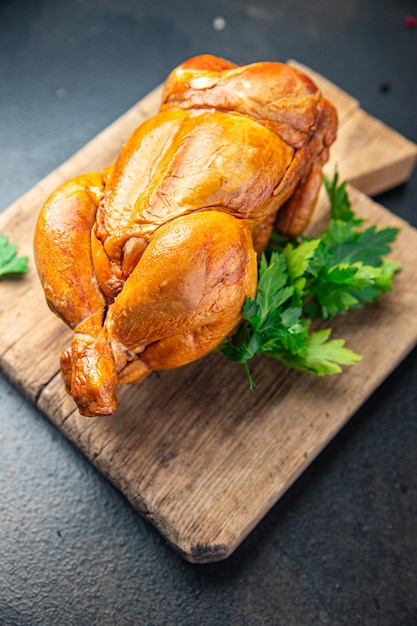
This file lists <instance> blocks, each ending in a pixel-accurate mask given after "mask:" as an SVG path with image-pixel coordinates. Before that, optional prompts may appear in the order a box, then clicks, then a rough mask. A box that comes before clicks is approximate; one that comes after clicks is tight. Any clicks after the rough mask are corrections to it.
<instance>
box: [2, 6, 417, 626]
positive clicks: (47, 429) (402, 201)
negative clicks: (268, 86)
mask: <svg viewBox="0 0 417 626" xmlns="http://www.w3.org/2000/svg"><path fill="white" fill-rule="evenodd" d="M408 14H411V15H413V14H414V15H416V14H417V4H416V2H415V1H413V0H401V1H398V0H397V1H395V2H394V0H391V1H389V0H386V1H381V0H360V1H359V0H346V1H345V2H332V1H331V0H315V1H308V0H296V1H293V2H291V0H283V1H279V0H256V1H255V0H229V1H227V0H212V1H211V2H202V1H201V0H196V1H195V2H186V1H185V0H181V1H174V0H172V1H168V0H165V1H158V0H152V1H151V0H139V1H138V2H135V1H134V0H118V1H116V0H112V1H110V0H101V1H100V0H69V1H58V0H55V1H54V0H32V1H31V0H0V177H1V178H0V180H1V184H0V210H4V209H5V208H6V207H7V206H8V205H9V204H10V203H11V202H12V201H13V200H15V199H17V198H18V197H19V196H20V195H21V194H23V193H24V192H25V191H26V190H27V189H29V188H30V187H32V186H33V185H34V184H36V183H37V182H38V181H39V180H40V179H41V178H42V177H43V176H45V175H46V174H48V173H49V172H50V171H51V170H52V169H54V168H55V167H56V166H58V165H60V163H61V162H62V161H64V160H65V159H67V158H68V157H70V156H71V155H72V154H73V153H74V152H75V151H76V150H77V149H79V148H80V147H82V146H83V145H84V144H85V143H86V142H87V141H88V140H89V139H90V138H92V137H94V136H95V135H96V134H97V133H98V132H99V131H100V130H102V129H103V128H105V127H106V126H107V125H108V124H109V123H111V122H112V121H113V120H115V119H116V118H117V117H119V116H120V115H121V114H122V113H124V112H125V111H126V110H127V109H128V108H129V107H130V106H131V105H133V104H134V103H135V102H137V101H138V100H139V99H141V98H142V97H143V96H145V95H146V94H147V93H148V92H149V91H150V90H151V89H152V88H153V87H155V86H156V85H157V84H159V83H160V82H161V81H163V80H164V78H165V77H166V75H167V74H168V72H169V71H170V70H171V69H172V68H173V67H174V66H175V65H176V64H177V63H179V62H181V61H182V60H184V59H185V58H187V57H189V56H192V55H194V54H198V53H201V52H210V53H214V54H217V55H219V56H223V57H226V58H229V59H231V60H233V61H235V62H238V63H247V62H252V61H260V60H279V61H285V60H286V59H288V58H295V59H297V60H298V61H300V62H303V63H305V64H307V65H309V66H310V67H312V68H313V69H316V70H317V71H319V72H320V73H322V74H323V75H325V76H327V77H328V78H329V79H331V80H332V81H333V82H335V83H337V84H339V85H340V86H341V87H342V88H343V89H345V90H346V91H348V92H349V93H351V94H352V95H353V96H355V97H357V98H358V99H359V100H360V102H361V105H362V107H363V108H364V109H365V110H366V111H368V112H369V113H371V114H372V115H374V116H376V117H378V118H380V119H381V120H383V121H384V122H386V123H387V124H389V125H390V126H392V127H393V128H395V129H396V130H398V131H399V132H400V133H402V134H404V135H405V136H407V137H408V138H409V139H411V140H413V141H417V28H415V29H413V28H407V26H406V23H405V19H406V16H407V15H408ZM216 17H222V18H223V20H224V21H223V22H221V20H220V21H219V20H217V21H214V20H215V18H216ZM219 23H220V26H223V28H218V27H217V28H216V27H215V26H216V24H219ZM378 200H379V201H381V202H382V203H383V204H384V205H385V206H387V207H388V208H389V209H390V210H392V211H393V212H395V213H397V214H399V215H401V216H402V217H404V218H406V219H407V220H408V221H409V222H411V223H412V224H413V225H414V226H417V175H416V174H414V175H413V177H412V179H411V180H410V182H409V183H408V184H406V185H403V186H401V187H400V188H398V189H396V190H393V191H390V192H389V193H386V194H384V195H382V196H381V197H379V198H378ZM0 306H1V284H0ZM11 323H13V320H11ZM395 340H396V337H395V336H393V337H388V338H387V341H395ZM33 367H36V364H35V363H34V364H33ZM416 401H417V352H416V351H415V350H414V351H413V352H412V353H411V354H410V355H409V356H408V357H407V358H406V359H405V361H404V362H403V363H402V364H401V365H400V366H399V367H398V369H397V370H396V371H395V372H394V373H393V374H392V375H391V376H390V377H389V378H388V380H387V381H386V382H385V383H384V384H383V385H382V387H381V388H380V389H378V391H377V392H376V393H375V394H374V395H373V396H372V397H371V398H370V399H369V400H368V401H367V402H366V404H365V405H364V406H363V407H362V408H361V409H360V410H359V411H358V413H357V414H356V415H355V416H354V417H353V419H352V420H351V421H350V422H349V424H348V425H347V426H346V427H345V428H344V429H343V431H342V432H341V433H340V434H339V435H338V436H337V437H336V438H335V439H334V440H333V442H332V443H331V444H330V445H329V446H328V447H327V448H326V449H325V451H324V452H323V453H322V454H321V455H320V457H319V458H318V459H317V460H316V461H315V462H314V463H313V464H312V465H311V466H310V468H309V469H308V470H307V471H306V472H305V473H304V474H303V476H302V477H301V478H300V479H299V480H298V481H297V482H296V484H295V485H294V486H293V487H292V488H291V489H290V490H289V491H288V492H287V494H286V495H285V496H284V497H283V498H282V499H281V500H280V502H279V503H278V504H277V505H276V506H275V507H274V508H273V509H272V510H271V511H270V513H269V514H268V515H267V516H266V517H265V518H264V519H263V520H262V521H261V523H260V524H259V526H258V527H257V528H256V529H255V530H254V531H253V532H252V533H251V535H250V536H249V537H248V538H247V540H246V541H245V542H244V543H243V544H242V545H241V546H240V548H239V549H238V550H237V551H236V552H235V553H234V554H233V555H232V556H231V557H230V558H229V559H227V560H225V561H223V562H219V563H215V564H210V565H199V566H196V565H191V564H189V563H186V562H184V561H183V560H181V558H180V557H179V556H177V555H176V554H175V553H174V552H173V551H172V550H171V548H169V547H168V546H167V545H166V543H165V541H164V540H163V539H162V538H161V536H160V535H159V534H158V533H157V531H156V530H154V529H153V527H151V526H150V525H149V524H148V523H146V522H145V521H144V520H143V519H142V518H141V517H140V516H139V515H138V514H137V513H136V512H135V511H134V510H133V508H132V507H131V506H130V504H129V503H128V502H127V501H126V500H125V498H124V497H123V496H122V495H121V494H120V493H119V492H118V491H117V490H116V489H115V488H114V487H113V486H112V485H110V484H109V483H108V482H107V481H106V480H105V479H104V478H103V477H102V476H101V475H100V474H99V473H98V472H97V471H96V470H95V468H94V467H92V466H91V464H90V463H89V462H88V461H87V460H86V459H85V458H84V457H83V456H82V455H81V454H80V453H79V452H78V450H76V449H75V448H74V447H73V446H72V445H71V444H70V443H69V442H68V441H67V440H66V439H65V438H64V437H63V436H62V435H61V434H60V433H59V431H57V429H56V428H55V427H54V426H53V425H52V424H51V423H50V422H49V421H48V419H47V418H45V417H44V416H43V415H42V414H40V413H39V412H38V411H37V410H35V409H34V408H33V407H32V406H31V405H30V404H29V403H28V402H27V401H26V400H25V399H24V398H22V397H21V396H20V395H19V394H18V393H17V391H16V390H15V389H13V387H12V386H11V385H10V383H9V382H8V381H7V380H6V379H5V378H4V377H2V376H0V624H2V625H7V626H9V625H16V626H17V625H18V626H26V625H33V626H35V625H43V626H45V625H49V624H52V625H55V624H56V625H59V626H60V625H63V626H66V625H73V624H74V625H84V624H85V625H95V624H99V625H113V624H114V625H117V626H119V625H128V624H134V625H160V624H161V625H162V624H167V625H173V626H174V625H177V624H178V625H183V626H188V625H196V626H197V625H210V626H211V625H216V626H217V625H222V624H226V625H236V626H244V625H250V626H253V625H260V624H266V625H279V626H281V625H282V626H292V625H296V626H309V625H316V624H330V625H332V626H335V625H336V626H337V625H345V624H346V625H352V624H359V625H368V624H369V625H371V624H372V625H378V626H380V625H390V626H399V625H406V626H412V625H416V624H417V454H416V450H417V407H416Z"/></svg>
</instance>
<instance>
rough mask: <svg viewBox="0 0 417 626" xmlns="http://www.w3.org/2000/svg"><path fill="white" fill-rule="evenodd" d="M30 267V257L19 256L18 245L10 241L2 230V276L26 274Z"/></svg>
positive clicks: (0, 243)
mask: <svg viewBox="0 0 417 626" xmlns="http://www.w3.org/2000/svg"><path fill="white" fill-rule="evenodd" d="M27 268H28V257H27V256H20V257H19V256H17V245H16V244H15V243H10V242H9V239H8V237H6V235H4V234H3V233H2V232H1V231H0V277H2V278H9V277H13V276H15V275H20V274H24V273H25V272H26V271H27Z"/></svg>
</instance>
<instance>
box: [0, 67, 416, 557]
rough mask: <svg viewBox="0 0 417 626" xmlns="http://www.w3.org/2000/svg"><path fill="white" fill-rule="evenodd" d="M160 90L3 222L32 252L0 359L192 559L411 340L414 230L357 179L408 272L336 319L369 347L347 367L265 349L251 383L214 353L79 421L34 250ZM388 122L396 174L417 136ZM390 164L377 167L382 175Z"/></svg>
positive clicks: (232, 534) (238, 525) (221, 535)
mask: <svg viewBox="0 0 417 626" xmlns="http://www.w3.org/2000/svg"><path fill="white" fill-rule="evenodd" d="M323 81H324V79H323ZM324 84H325V89H326V90H327V91H328V90H330V91H331V90H332V89H334V101H335V102H336V105H337V106H338V109H339V115H340V119H341V131H340V133H339V139H338V142H337V145H338V146H339V147H338V150H339V153H340V154H342V153H343V152H344V153H346V154H348V153H349V145H345V144H344V142H347V141H351V139H350V137H351V135H352V132H351V131H350V130H349V132H347V131H346V133H344V132H343V128H344V124H345V122H346V124H347V123H349V124H354V123H355V122H354V120H355V119H357V113H358V111H360V109H358V104H357V102H356V101H355V100H354V99H352V98H350V96H348V95H347V94H344V93H343V92H341V91H340V90H338V89H337V88H336V87H333V86H332V85H330V84H329V83H328V81H324ZM159 94H160V88H157V89H156V90H155V91H154V92H152V93H151V94H149V96H147V97H146V98H145V99H144V100H142V101H141V102H140V103H139V104H138V105H137V106H135V107H133V109H131V110H130V111H128V113H126V114H125V115H124V116H123V117H122V118H120V119H119V120H118V121H116V122H115V123H114V124H112V125H111V126H110V127H109V128H108V129H106V130H105V131H104V132H103V133H101V134H100V135H98V136H97V137H96V138H95V139H93V140H92V141H91V142H90V143H89V144H87V145H86V146H85V147H84V148H83V149H82V150H81V151H80V152H78V153H77V154H76V155H74V157H72V158H71V159H70V160H69V161H67V162H66V163H64V164H63V165H62V167H60V168H59V169H58V170H56V171H54V172H53V173H52V174H50V175H49V176H48V177H47V178H46V179H44V180H43V181H41V182H40V183H39V185H37V186H36V187H34V188H33V189H32V190H31V191H29V192H28V193H27V194H26V195H25V196H23V197H22V198H21V199H20V200H19V201H18V202H16V203H14V204H13V205H12V206H11V207H10V208H9V209H8V210H7V211H6V212H5V213H4V214H2V215H1V216H0V229H1V230H2V231H3V232H5V233H7V235H8V236H9V237H10V238H11V239H13V240H14V241H16V242H17V243H18V245H19V253H20V254H28V255H29V257H30V266H29V271H28V273H27V275H25V276H24V277H22V278H20V279H18V280H16V281H3V282H1V283H0V291H1V294H2V297H1V298H0V365H1V368H2V370H3V372H5V373H6V375H7V376H8V377H9V378H10V379H11V380H12V381H13V383H14V384H15V385H16V386H17V387H18V388H19V389H20V390H21V391H22V393H24V394H25V395H26V396H27V397H28V398H29V399H30V400H31V401H32V402H33V403H34V404H36V405H37V406H38V407H39V408H40V410H42V411H43V412H44V413H45V414H46V415H47V416H48V417H49V418H50V419H51V420H52V421H53V422H54V423H55V424H56V425H57V426H58V428H60V429H61V431H62V432H64V433H65V434H66V436H68V437H69V439H70V440H71V441H73V443H74V444H75V445H76V446H77V447H78V448H79V449H80V450H82V451H83V453H84V454H85V455H86V457H87V458H88V459H90V460H91V462H92V463H94V465H95V466H96V467H97V468H98V469H99V471H100V472H102V473H103V474H104V475H105V476H106V477H107V478H108V479H109V480H110V481H112V482H113V483H114V484H115V485H116V486H117V487H118V488H119V489H120V490H121V491H122V492H123V493H124V494H125V496H126V497H127V498H128V499H129V500H130V502H131V503H132V504H133V506H134V507H136V508H137V510H138V511H140V512H141V513H142V514H143V515H144V516H145V517H146V518H147V519H148V520H149V521H150V522H151V523H153V524H154V525H155V526H156V527H157V528H158V529H159V531H160V532H161V533H162V534H163V535H164V536H165V538H166V539H167V541H168V542H169V543H170V544H171V545H172V546H173V547H174V549H175V550H177V551H179V552H180V554H181V555H182V556H183V557H184V558H186V559H188V560H190V561H193V562H209V561H214V560H219V559H222V558H225V557H227V556H228V555H229V554H231V552H233V550H235V548H236V547H237V546H238V545H239V544H240V543H241V541H242V540H243V539H244V538H245V537H246V536H247V534H248V533H249V532H250V531H251V529H252V528H253V527H254V526H255V525H256V524H257V522H258V521H259V520H260V519H261V518H262V517H263V516H264V515H265V514H266V513H267V511H268V510H269V509H270V508H271V506H272V505H273V504H274V503H275V502H276V501H277V500H278V499H279V497H280V496H281V495H282V494H283V493H284V492H285V491H286V490H287V489H288V487H289V486H290V485H291V484H292V483H293V482H294V480H295V479H296V478H297V477H298V476H299V475H300V474H301V473H302V472H303V470H304V469H305V468H306V467H307V466H308V464H309V463H311V461H312V460H313V459H314V458H315V457H316V456H317V454H318V453H319V452H320V451H321V450H322V449H323V448H324V447H325V446H326V444H327V443H328V442H329V441H330V440H331V439H332V437H334V435H335V434H336V433H337V432H338V431H339V430H340V429H341V428H342V427H343V425H344V424H345V423H346V422H347V420H348V419H349V418H350V417H351V415H352V414H353V413H354V412H355V411H356V410H357V409H358V408H359V407H360V406H361V404H362V403H363V402H364V401H365V400H366V398H368V397H369V395H370V394H372V392H373V391H374V390H375V389H376V388H377V387H378V386H379V385H380V384H381V382H382V381H383V380H384V379H385V377H386V376H387V375H388V374H389V373H390V372H391V371H392V370H393V369H394V368H395V367H396V365H397V364H398V363H399V362H400V361H401V360H402V359H403V358H404V356H405V355H406V354H407V353H408V352H409V351H410V350H411V349H412V348H413V347H414V346H415V344H416V342H417V321H416V320H417V291H416V289H415V286H414V284H415V281H414V269H413V268H414V267H415V264H416V262H417V232H416V230H415V229H413V228H412V227H411V226H409V225H408V224H407V223H405V222H404V221H402V220H401V219H399V218H398V217H396V216H394V215H392V214H391V213H389V212H388V211H387V210H386V209H384V208H383V207H381V206H379V205H377V204H375V203H374V202H372V201H371V200H370V199H369V198H368V197H367V196H365V195H364V194H363V193H361V192H358V191H357V190H355V189H353V188H350V194H351V199H352V201H353V205H354V208H355V210H356V211H357V213H358V214H359V215H361V216H362V217H364V218H366V219H368V220H369V221H371V222H376V223H378V224H379V225H380V226H384V225H393V226H399V227H400V228H401V232H400V236H399V239H398V242H397V244H396V245H395V250H394V256H395V258H397V259H398V260H399V261H400V262H401V263H402V264H403V269H402V271H401V272H400V274H399V275H398V276H397V278H396V281H395V286H396V288H395V292H394V293H392V294H387V295H386V296H385V297H384V298H382V300H381V302H380V303H378V304H376V305H372V306H369V307H366V308H365V309H363V310H361V311H356V312H354V313H352V314H350V315H348V316H346V317H343V318H340V319H339V320H337V321H336V322H335V323H334V324H333V327H334V333H333V335H334V336H335V337H336V336H340V337H343V338H345V339H346V340H347V344H348V345H349V346H350V347H351V348H352V349H354V350H356V351H358V352H360V353H361V354H362V355H363V360H362V361H361V362H360V363H359V364H357V365H356V366H354V367H352V368H349V369H348V370H346V371H345V372H344V373H343V374H342V375H340V376H332V377H325V378H316V377H313V376H311V375H309V374H303V373H298V372H291V371H289V370H287V369H285V368H284V367H283V366H281V365H280V364H279V363H275V362H274V361H272V360H270V359H267V358H259V359H256V360H255V363H254V365H253V377H254V379H255V381H256V382H257V383H258V387H257V389H256V390H255V391H254V392H251V391H250V390H249V388H248V385H247V381H246V378H245V375H244V372H243V368H242V367H241V366H239V365H237V364H233V363H229V362H227V361H226V360H225V359H224V357H222V356H221V355H216V354H212V355H210V356H209V357H206V358H204V359H202V360H200V361H198V362H196V363H193V364H191V365H188V366H185V367H182V368H179V369H177V370H172V371H167V372H160V373H154V374H153V375H152V376H150V377H149V378H148V379H146V380H145V381H144V382H142V383H141V384H138V385H135V386H130V387H124V388H123V389H122V393H121V397H120V408H119V410H118V412H117V414H116V416H114V417H104V418H97V419H93V420H91V419H88V418H84V417H81V416H80V414H79V413H78V411H76V410H75V408H74V404H73V401H72V399H71V398H70V397H69V396H68V395H67V394H66V392H65V390H64V387H63V384H62V381H61V378H60V375H59V372H58V357H59V354H60V351H61V350H62V349H63V348H64V347H66V345H67V344H68V342H69V340H70V337H71V332H70V331H69V330H68V329H67V328H66V327H65V326H64V324H63V323H62V322H60V321H59V320H58V319H56V318H55V316H54V315H53V314H52V313H51V312H50V311H49V310H48V309H47V307H46V304H45V300H44V295H43V292H42V290H41V288H40V285H39V282H38V279H37V276H36V273H35V269H34V263H33V257H32V238H33V229H34V224H35V220H36V218H37V214H38V211H39V209H40V206H41V204H42V203H43V202H44V200H45V199H46V197H47V195H48V194H49V193H50V192H51V191H52V190H53V189H54V188H55V187H56V186H57V185H58V184H59V183H60V182H62V181H63V180H65V179H67V178H69V177H71V176H74V175H76V174H78V173H81V172H83V171H91V170H92V169H100V168H102V167H103V166H105V165H108V164H109V163H110V162H111V161H112V160H113V159H114V158H115V156H116V154H117V152H118V150H119V149H120V146H121V144H122V143H123V141H124V140H125V139H126V137H127V136H128V135H129V133H130V132H131V131H132V130H133V128H135V127H136V126H137V125H138V124H139V123H140V122H141V121H142V120H143V119H145V118H146V117H148V116H149V115H150V114H151V113H152V112H153V111H154V110H156V108H157V106H158V102H159ZM329 97H330V96H329ZM377 124H379V123H377ZM374 128H375V127H374ZM385 128H386V127H385ZM393 132H394V131H390V129H386V134H385V135H384V137H385V139H384V141H386V142H389V146H390V154H391V164H392V170H394V171H398V163H401V162H402V161H403V160H404V150H405V148H404V146H406V147H407V150H409V149H410V147H409V144H410V142H408V141H407V140H405V139H403V138H401V137H400V138H399V139H398V143H395V142H394V143H393V142H392V134H391V133H393ZM354 134H355V133H354ZM356 134H357V135H358V136H360V132H359V130H358V131H356ZM394 134H395V133H394ZM377 135H378V136H377V137H375V144H376V145H378V151H381V145H380V142H381V141H382V139H381V136H380V133H377ZM364 141H365V145H364V146H362V147H358V146H356V147H355V150H356V152H355V153H356V154H357V156H358V159H359V157H360V156H361V154H363V155H365V156H364V157H363V158H360V159H359V160H360V162H361V163H362V170H361V172H362V174H361V175H362V176H363V177H366V176H368V177H369V176H371V177H374V176H375V174H374V173H373V172H372V171H371V170H370V169H369V167H368V155H369V150H370V147H369V145H368V143H369V138H368V137H365V138H364ZM340 143H342V144H343V145H342V146H340ZM411 146H413V144H411ZM414 149H415V147H414ZM410 150H411V149H410ZM373 165H374V164H373V163H372V167H373ZM387 167H388V170H390V168H389V166H388V165H385V166H384V167H381V172H382V178H383V182H384V181H386V172H387ZM340 169H341V168H340ZM400 169H401V168H400ZM392 170H390V171H392ZM342 171H343V170H342ZM403 174H404V172H403ZM381 184H382V183H381ZM384 184H385V182H384ZM326 219H327V203H326V200H325V198H324V194H322V196H321V198H320V201H319V205H318V208H317V211H316V213H315V216H314V221H313V224H312V225H311V229H312V230H314V229H319V228H321V227H323V225H324V222H325V221H326ZM388 337H395V341H387V338H388Z"/></svg>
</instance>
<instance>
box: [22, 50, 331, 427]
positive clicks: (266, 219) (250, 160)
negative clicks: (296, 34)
mask: <svg viewBox="0 0 417 626" xmlns="http://www.w3.org/2000/svg"><path fill="white" fill-rule="evenodd" d="M336 128H337V118H336V111H335V109H334V107H333V106H332V105H331V104H330V103H329V102H328V101H326V100H325V99H324V98H323V96H322V95H321V93H320V91H319V90H318V88H317V87H316V86H315V84H314V83H313V82H312V81H311V80H310V79H309V78H307V76H305V75H304V74H303V73H301V72H300V71H298V70H296V69H294V68H291V67H289V66H287V65H284V64H280V63H254V64H252V65H247V66H243V67H239V66H236V65H234V64H232V63H230V62H228V61H226V60H223V59H220V58H218V57H214V56H211V55H201V56H198V57H194V58H192V59H189V60H188V61H186V62H185V63H183V64H182V65H180V66H179V67H177V68H176V69H175V70H174V71H173V72H172V73H171V74H170V75H169V77H168V79H167V81H166V83H165V86H164V91H163V96H162V104H161V108H160V110H159V112H158V113H157V114H156V115H154V116H153V117H151V118H150V119H148V120H147V121H145V122H144V123H143V124H142V125H141V126H139V128H137V129H136V130H135V131H134V132H133V133H132V135H131V136H130V138H129V139H128V141H127V142H126V143H125V145H124V146H123V148H122V150H121V152H120V155H119V157H118V159H117V160H116V162H115V163H114V164H113V165H111V166H110V167H109V168H108V169H107V170H106V171H105V172H104V173H97V172H93V173H89V174H85V175H82V176H79V177H77V178H75V179H73V180H70V181H69V182H67V183H65V184H63V185H62V186H61V187H59V188H58V189H57V190H56V191H55V192H54V193H53V194H52V195H51V196H50V197H49V199H48V200H47V201H46V203H45V205H44V206H43V208H42V210H41V213H40V215H39V218H38V222H37V225H36V230H35V238H34V250H35V260H36V265H37V270H38V273H39V277H40V280H41V283H42V286H43V288H44V291H45V296H46V300H47V303H48V305H49V306H50V308H51V309H52V310H53V311H54V313H56V315H58V316H59V317H61V318H62V319H63V320H64V322H65V323H66V324H68V326H70V327H71V328H72V329H73V330H74V338H73V340H72V343H71V346H70V347H69V348H68V349H67V350H65V351H64V352H63V354H62V355H61V361H60V363H61V370H62V374H63V378H64V380H65V384H66V386H67V389H68V391H69V392H70V393H71V395H72V397H73V398H74V400H75V402H76V404H77V406H78V408H79V410H80V412H81V414H83V415H87V416H94V415H110V414H113V413H114V412H115V411H116V409H117V394H118V386H119V385H120V384H128V383H135V382H138V381H140V380H142V379H143V378H145V377H146V376H147V375H148V374H149V373H150V372H152V371H154V370H162V369H169V368H173V367H178V366H181V365H185V364H187V363H190V362H191V361H194V360H196V359H199V358H201V357H202V356H204V355H206V354H207V353H209V352H210V351H212V350H213V349H214V348H216V347H217V346H218V345H219V344H220V343H221V341H222V340H223V339H224V338H225V337H227V336H228V335H230V334H231V333H233V332H234V330H235V329H236V328H237V326H238V325H239V323H240V321H241V315H242V307H243V304H244V301H245V299H246V298H247V296H254V294H255V292H256V287H257V255H258V254H259V253H260V252H261V251H262V250H263V249H264V247H265V245H266V244H267V241H268V239H269V237H270V235H271V232H272V230H273V228H274V225H275V227H276V228H277V229H278V231H279V232H281V233H283V234H287V235H290V236H293V237H295V236H298V235H299V234H300V233H302V231H303V230H304V228H305V227H306V225H307V223H308V222H309V220H310V217H311V214H312V211H313V209H314V205H315V203H316V199H317V196H318V192H319V189H320V185H321V180H322V173H321V170H322V166H323V164H324V163H325V162H326V161H327V159H328V150H329V147H330V145H331V144H332V142H333V141H334V139H335V136H336Z"/></svg>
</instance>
